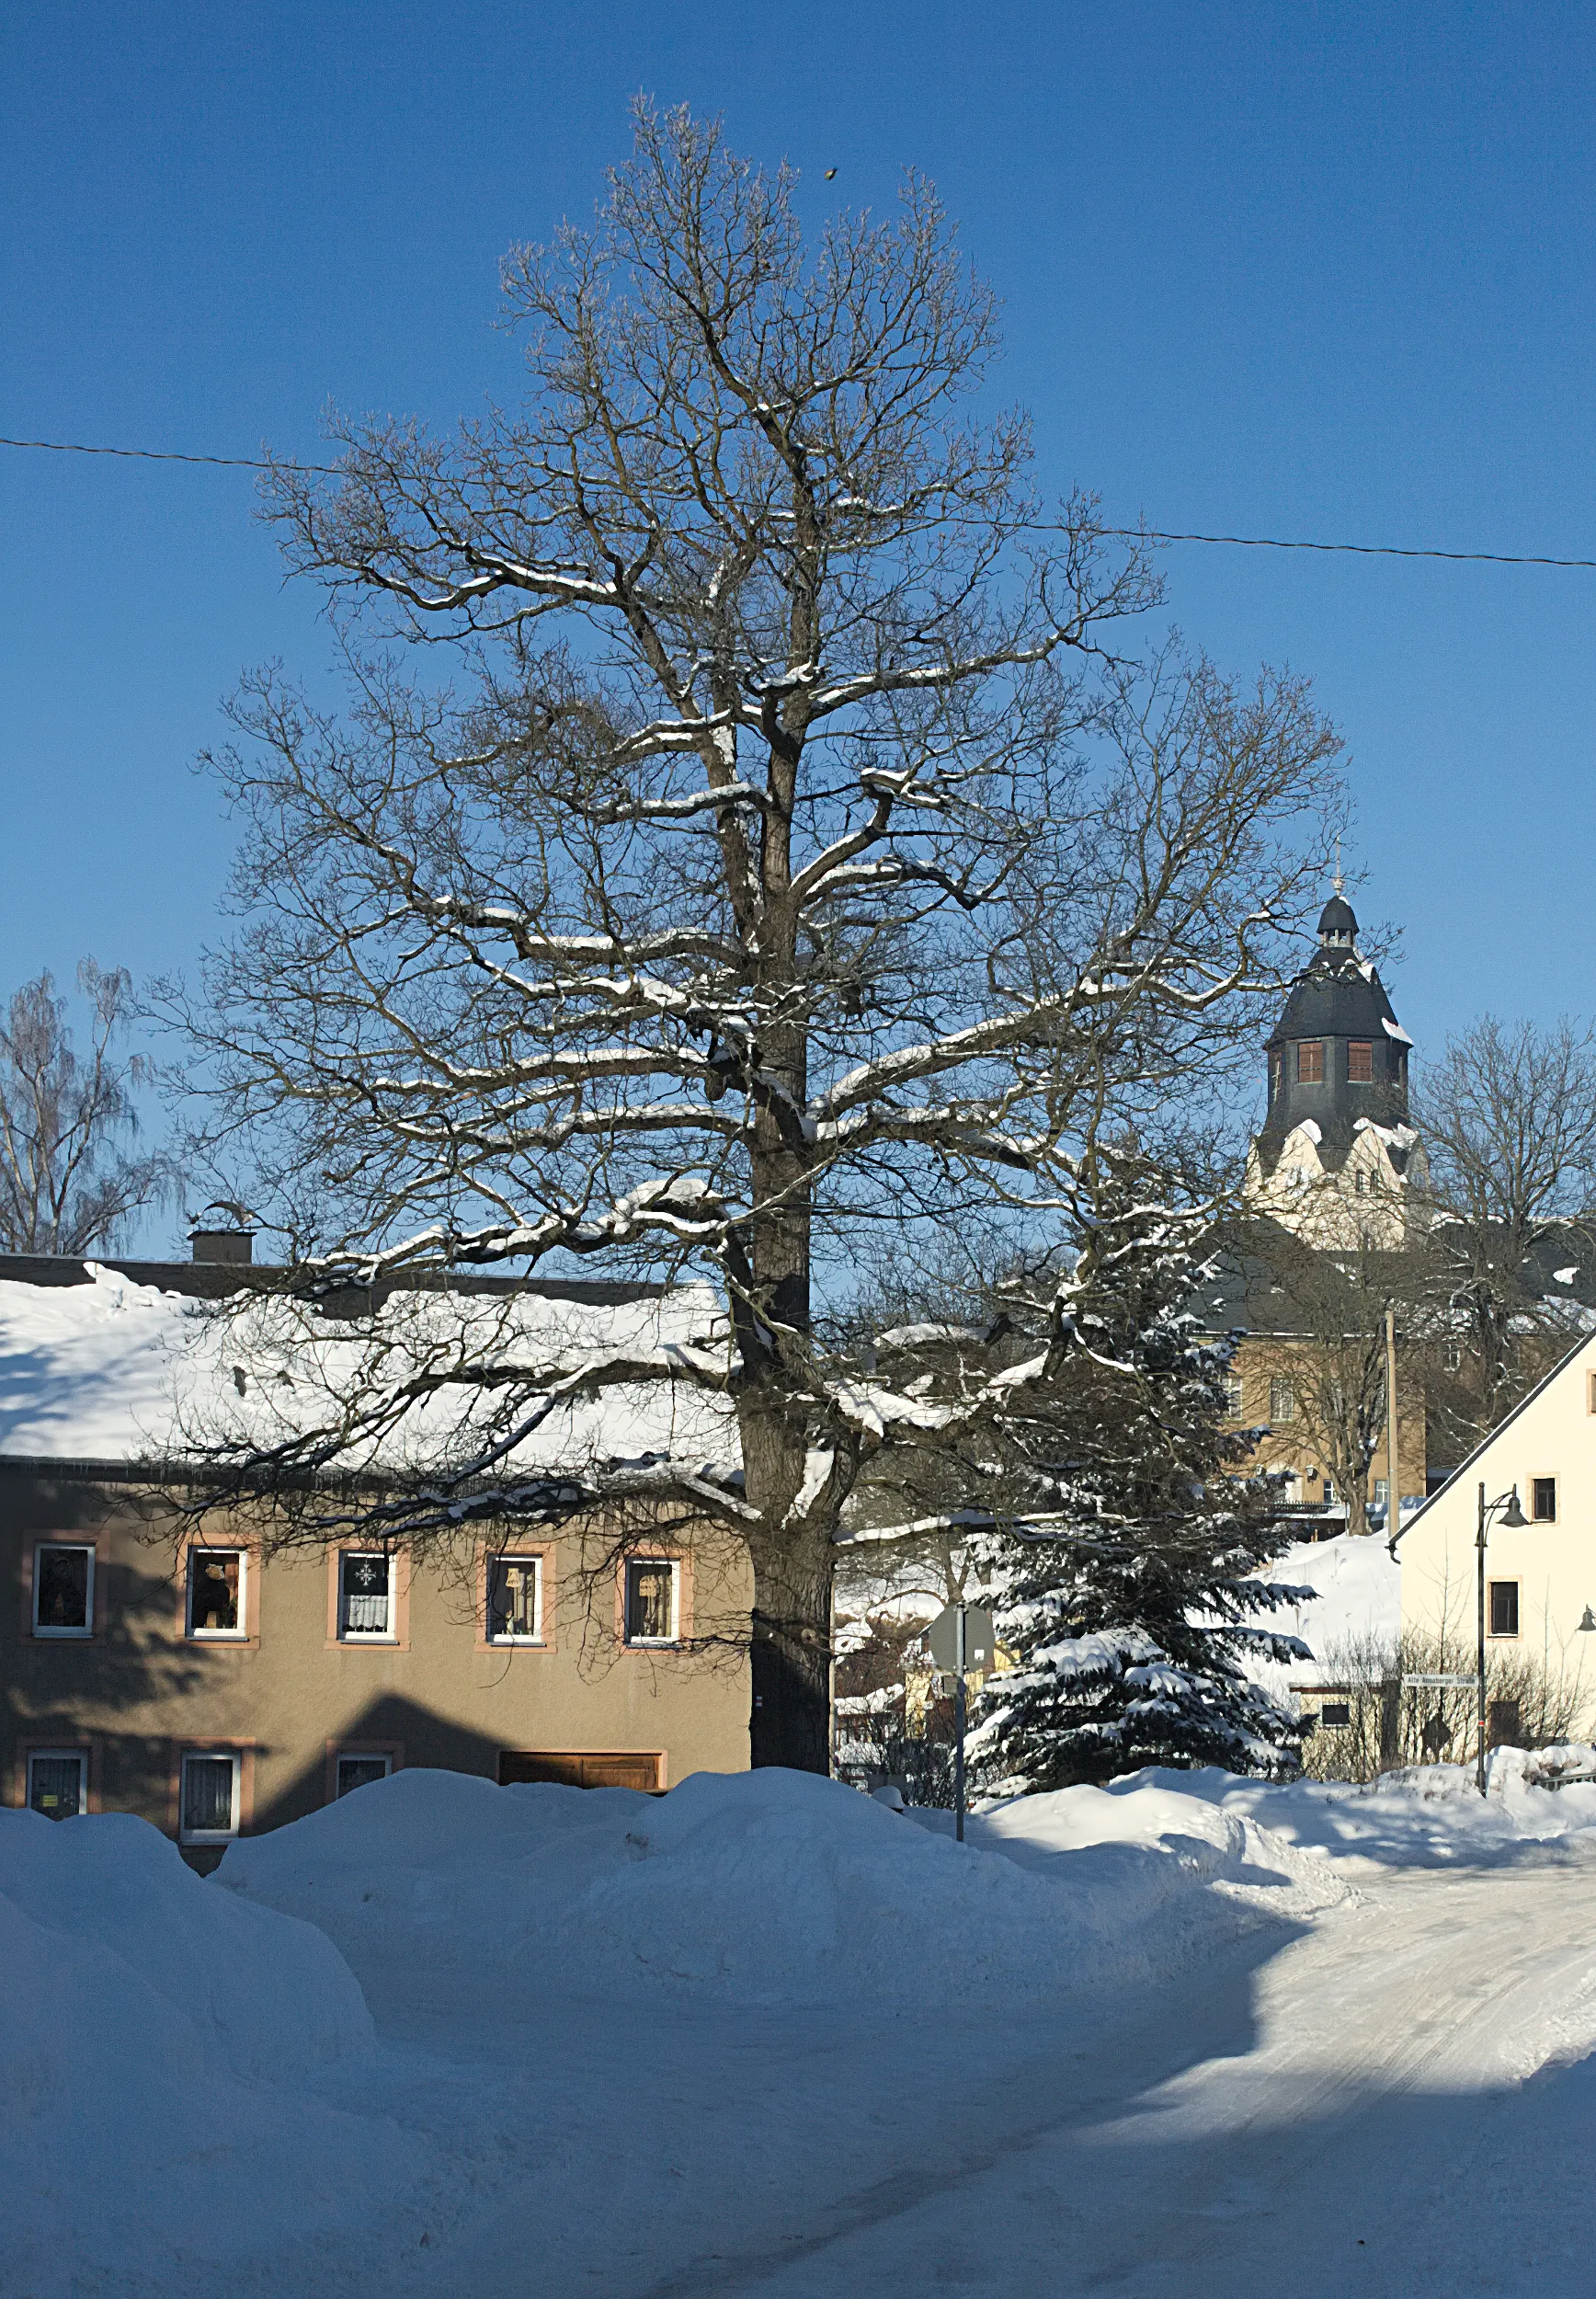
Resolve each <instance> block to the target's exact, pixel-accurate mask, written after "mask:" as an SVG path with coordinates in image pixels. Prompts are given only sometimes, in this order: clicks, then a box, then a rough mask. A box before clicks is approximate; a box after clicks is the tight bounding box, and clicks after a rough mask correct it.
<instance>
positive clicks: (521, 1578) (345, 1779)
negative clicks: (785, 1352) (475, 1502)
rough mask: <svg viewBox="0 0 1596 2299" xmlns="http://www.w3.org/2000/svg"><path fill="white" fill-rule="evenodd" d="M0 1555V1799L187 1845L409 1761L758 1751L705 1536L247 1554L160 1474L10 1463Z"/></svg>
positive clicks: (739, 1654)
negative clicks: (185, 1511)
mask: <svg viewBox="0 0 1596 2299" xmlns="http://www.w3.org/2000/svg"><path fill="white" fill-rule="evenodd" d="M0 1574H3V1575H4V1582H5V1583H8V1584H10V1586H11V1588H12V1591H13V1602H12V1607H11V1614H12V1618H11V1625H10V1628H9V1630H8V1631H0V1633H6V1634H8V1637H9V1641H10V1644H11V1660H10V1663H9V1664H8V1665H7V1667H6V1672H5V1678H4V1681H5V1685H6V1699H5V1701H4V1705H3V1710H0V1732H3V1733H4V1734H5V1740H4V1744H0V1792H3V1793H4V1796H5V1801H6V1802H7V1803H8V1804H11V1805H13V1806H19V1805H25V1804H31V1805H33V1806H34V1807H35V1808H36V1809H38V1810H40V1811H42V1812H45V1813H50V1814H51V1815H52V1816H55V1817H63V1816H66V1815H67V1814H68V1813H70V1812H71V1811H72V1810H74V1809H78V1808H81V1809H86V1810H89V1811H105V1812H131V1813H138V1814H140V1815H141V1816H142V1817H143V1818H144V1819H146V1820H149V1821H151V1822H152V1823H153V1824H154V1825H155V1826H157V1827H159V1828H162V1829H163V1830H165V1831H166V1832H167V1833H168V1834H170V1835H171V1836H174V1837H175V1838H177V1840H179V1841H180V1842H182V1843H183V1845H184V1847H185V1850H186V1852H187V1853H188V1856H189V1857H190V1858H191V1859H193V1860H194V1862H195V1863H196V1865H199V1866H207V1865H209V1864H211V1862H212V1861H213V1860H214V1859H217V1858H219V1857H220V1849H219V1847H222V1846H224V1845H225V1843H226V1842H227V1841H228V1840H229V1839H230V1838H231V1836H234V1835H235V1834H245V1833H249V1832H252V1831H256V1830H259V1829H263V1828H270V1827H275V1826H277V1825H279V1824H280V1823H282V1822H284V1821H287V1820H291V1819H294V1818H296V1817H298V1816H299V1815H300V1814H302V1813H306V1812H309V1811H312V1810H314V1808H315V1807H317V1806H318V1805H321V1804H323V1803H325V1802H328V1801H331V1800H332V1799H333V1798H334V1797H336V1795H338V1794H340V1793H347V1792H348V1790H351V1789H353V1788H356V1787H359V1786H360V1785H361V1784H363V1783H364V1782H366V1781H369V1780H371V1779H374V1778H379V1777H381V1776H382V1773H384V1772H386V1771H388V1770H390V1769H395V1768H398V1767H402V1766H405V1765H426V1766H435V1767H446V1768H449V1769H452V1770H456V1771H462V1772H472V1773H476V1774H479V1775H482V1776H483V1777H485V1778H487V1779H504V1780H513V1779H540V1778H543V1779H548V1778H553V1779H569V1780H572V1781H573V1782H575V1783H576V1784H578V1785H585V1786H594V1785H603V1784H608V1783H614V1784H618V1785H625V1786H631V1787H638V1788H648V1789H664V1788H667V1787H669V1786H671V1785H673V1784H674V1783H675V1782H676V1781H677V1780H679V1779H682V1778H684V1777H685V1776H686V1775H687V1774H688V1773H690V1772H694V1771H701V1770H710V1771H736V1770H741V1769H743V1768H745V1767H747V1762H748V1715H749V1698H750V1695H749V1684H748V1669H747V1658H746V1653H745V1651H744V1646H745V1644H746V1630H747V1619H748V1612H749V1606H750V1601H751V1594H752V1592H751V1584H750V1580H749V1576H748V1573H747V1561H746V1556H745V1555H744V1554H743V1552H742V1551H741V1550H737V1549H735V1548H734V1547H733V1546H731V1545H728V1544H725V1543H723V1542H721V1541H719V1540H718V1539H713V1538H705V1539H703V1540H701V1541H700V1542H698V1543H684V1542H681V1541H679V1540H678V1541H672V1542H670V1543H658V1544H650V1543H648V1542H644V1543H642V1544H640V1545H633V1548H632V1549H631V1550H630V1551H629V1552H628V1553H627V1554H626V1555H624V1556H622V1555H621V1554H619V1553H617V1552H616V1550H615V1547H614V1544H613V1543H612V1542H610V1540H608V1539H607V1538H604V1537H603V1536H602V1534H601V1533H600V1532H599V1531H597V1530H593V1529H589V1530H587V1531H584V1530H582V1529H581V1528H569V1527H566V1528H561V1529H560V1530H559V1531H557V1532H552V1533H550V1532H545V1531H544V1530H542V1529H540V1530H539V1531H538V1532H537V1533H536V1534H535V1535H522V1534H519V1533H518V1534H514V1535H509V1534H505V1535H501V1536H494V1535H492V1534H488V1535H485V1537H484V1538H481V1539H480V1540H477V1541H476V1542H475V1543H474V1544H473V1546H472V1547H471V1548H470V1550H467V1551H465V1552H462V1554H460V1555H459V1556H457V1557H454V1558H452V1559H450V1561H447V1562H443V1563H439V1562H437V1561H433V1562H428V1561H416V1562H414V1563H413V1562H412V1561H411V1560H410V1558H409V1557H408V1556H407V1555H406V1554H405V1552H404V1551H403V1550H401V1551H399V1552H398V1553H396V1554H395V1555H393V1556H392V1557H389V1556H384V1555H382V1553H381V1552H379V1551H377V1550H371V1549H369V1548H361V1547H360V1546H359V1544H357V1543H351V1544H350V1545H349V1546H348V1547H347V1548H346V1549H343V1550H336V1551H334V1552H333V1553H332V1554H330V1555H323V1554H305V1555H299V1556H291V1557H278V1558H275V1559H273V1560H271V1561H269V1562H265V1563H263V1562H262V1561H261V1558H260V1555H259V1552H258V1549H257V1547H255V1546H254V1545H253V1544H252V1541H251V1539H250V1538H249V1537H248V1535H247V1534H246V1533H244V1532H240V1531H235V1530H234V1529H231V1528H230V1527H229V1525H228V1523H227V1521H226V1520H225V1519H218V1518H216V1517H211V1518H208V1519H207V1520H206V1522H205V1526H204V1529H203V1533H202V1534H196V1533H195V1532H194V1531H193V1530H192V1529H190V1528H189V1527H185V1526H180V1525H179V1523H178V1520H177V1517H176V1516H175V1513H174V1509H173V1504H172V1496H171V1494H170V1493H164V1492H162V1491H161V1490H160V1489H159V1488H154V1487H149V1486H140V1485H137V1484H133V1483H110V1482H97V1481H92V1480H83V1479H76V1478H73V1477H70V1476H61V1477H52V1476H51V1475H49V1474H43V1473H40V1471H39V1470H36V1469H24V1468H21V1467H19V1466H6V1465H0ZM739 1631H741V1632H742V1633H739Z"/></svg>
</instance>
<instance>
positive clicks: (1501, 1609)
mask: <svg viewBox="0 0 1596 2299" xmlns="http://www.w3.org/2000/svg"><path fill="white" fill-rule="evenodd" d="M1490 1632H1491V1634H1492V1636H1493V1637H1516V1636H1517V1635H1518V1632H1519V1584H1518V1583H1517V1582H1516V1581H1493V1582H1492V1583H1491V1584H1490Z"/></svg>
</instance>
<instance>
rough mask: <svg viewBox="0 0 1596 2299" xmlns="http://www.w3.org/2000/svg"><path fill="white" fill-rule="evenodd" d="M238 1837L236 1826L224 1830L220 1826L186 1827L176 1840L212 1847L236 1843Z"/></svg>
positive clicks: (181, 1842) (180, 1842) (182, 1842)
mask: <svg viewBox="0 0 1596 2299" xmlns="http://www.w3.org/2000/svg"><path fill="white" fill-rule="evenodd" d="M238 1837H239V1831H238V1829H236V1828H228V1829H225V1830H223V1829H220V1828H205V1829H187V1828H186V1829H185V1830H184V1831H183V1833H182V1835H181V1836H178V1838H177V1841H178V1843H179V1844H194V1845H209V1846H211V1847H212V1848H214V1847H215V1846H217V1845H218V1844H236V1843H237V1841H238Z"/></svg>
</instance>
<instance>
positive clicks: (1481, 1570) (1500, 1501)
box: [1474, 1484, 1530, 1796]
mask: <svg viewBox="0 0 1596 2299" xmlns="http://www.w3.org/2000/svg"><path fill="white" fill-rule="evenodd" d="M1498 1510H1500V1512H1501V1520H1502V1523H1503V1524H1504V1525H1505V1526H1506V1527H1507V1528H1508V1530H1509V1531H1510V1532H1513V1533H1517V1532H1522V1530H1523V1528H1524V1527H1525V1526H1526V1525H1527V1524H1528V1523H1529V1521H1530V1520H1529V1518H1528V1517H1527V1516H1525V1515H1524V1513H1523V1511H1522V1509H1521V1508H1520V1506H1519V1489H1518V1487H1517V1485H1514V1487H1513V1489H1512V1491H1511V1492H1510V1493H1501V1494H1499V1497H1498V1498H1497V1499H1496V1500H1494V1501H1491V1502H1488V1501H1487V1500H1486V1497H1485V1486H1484V1485H1483V1484H1482V1485H1481V1486H1480V1489H1479V1532H1478V1535H1477V1536H1476V1540H1475V1544H1474V1546H1475V1554H1476V1561H1477V1576H1476V1577H1477V1580H1478V1594H1479V1650H1478V1654H1477V1661H1476V1667H1477V1676H1478V1684H1477V1698H1476V1707H1477V1709H1478V1711H1479V1713H1478V1717H1477V1719H1476V1722H1477V1726H1478V1731H1479V1750H1478V1756H1477V1761H1476V1767H1475V1781H1476V1786H1477V1787H1478V1789H1479V1792H1480V1794H1481V1795H1482V1796H1483V1795H1484V1794H1485V1718H1486V1710H1485V1534H1486V1527H1487V1525H1488V1523H1489V1522H1490V1519H1491V1518H1492V1517H1493V1516H1495V1515H1496V1514H1497V1512H1498Z"/></svg>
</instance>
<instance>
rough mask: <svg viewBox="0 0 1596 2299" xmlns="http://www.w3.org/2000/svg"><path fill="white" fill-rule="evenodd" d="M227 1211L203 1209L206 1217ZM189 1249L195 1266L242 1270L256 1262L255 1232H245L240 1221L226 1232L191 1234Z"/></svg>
mask: <svg viewBox="0 0 1596 2299" xmlns="http://www.w3.org/2000/svg"><path fill="white" fill-rule="evenodd" d="M230 1210H231V1208H229V1207H222V1206H208V1207H206V1211H207V1212H208V1213H222V1212H226V1211H230ZM188 1245H189V1250H190V1252H192V1254H193V1256H194V1259H195V1260H196V1261H197V1262H222V1263H224V1264H226V1265H227V1266H228V1267H230V1268H234V1269H244V1268H247V1267H248V1265H249V1264H250V1263H251V1262H252V1261H253V1260H254V1259H255V1231H254V1230H247V1229H245V1226H244V1223H243V1221H242V1219H235V1220H234V1222H233V1224H232V1225H231V1226H230V1227H228V1228H227V1229H225V1230H212V1229H194V1230H189V1232H188Z"/></svg>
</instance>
